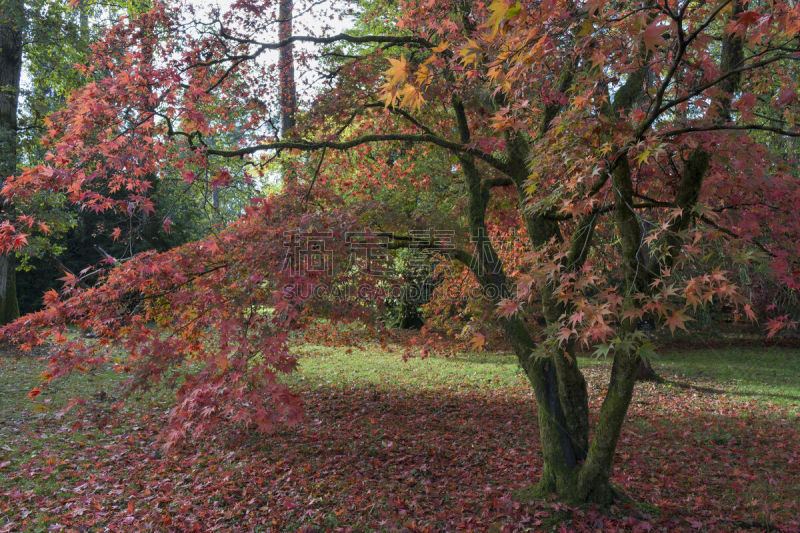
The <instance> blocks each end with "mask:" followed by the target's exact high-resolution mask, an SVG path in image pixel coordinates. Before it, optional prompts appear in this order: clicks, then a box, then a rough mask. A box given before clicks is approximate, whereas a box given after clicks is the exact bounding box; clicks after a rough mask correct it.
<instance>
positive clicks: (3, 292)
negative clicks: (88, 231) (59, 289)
mask: <svg viewBox="0 0 800 533" xmlns="http://www.w3.org/2000/svg"><path fill="white" fill-rule="evenodd" d="M23 8H24V6H23V4H22V2H20V1H18V0H11V1H10V2H8V3H7V4H6V8H5V9H4V10H3V12H2V14H0V184H2V182H3V181H4V180H5V179H6V178H7V177H9V176H13V175H14V174H16V172H17V107H18V105H19V82H20V74H21V72H22V22H23V21H24V9H23ZM3 209H8V207H4V208H3ZM14 269H15V265H14V257H13V255H11V254H9V255H2V256H0V324H6V323H8V322H10V321H11V320H13V319H15V318H17V317H18V316H19V305H18V303H17V276H16V272H15V270H14Z"/></svg>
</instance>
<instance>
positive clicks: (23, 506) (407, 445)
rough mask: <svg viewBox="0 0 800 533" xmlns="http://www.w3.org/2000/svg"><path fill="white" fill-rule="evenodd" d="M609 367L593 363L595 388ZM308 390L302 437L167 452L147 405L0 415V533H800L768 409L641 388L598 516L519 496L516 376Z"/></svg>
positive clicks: (521, 466)
mask: <svg viewBox="0 0 800 533" xmlns="http://www.w3.org/2000/svg"><path fill="white" fill-rule="evenodd" d="M605 372H607V368H605V367H600V366H598V367H590V368H588V369H587V373H588V374H589V376H588V377H589V380H590V383H591V384H593V385H599V384H600V383H602V379H601V378H602V377H603V375H604V374H605ZM591 390H592V391H593V393H592V398H591V403H592V407H593V410H594V412H595V413H596V410H597V408H598V407H599V404H600V401H601V392H602V391H600V390H598V389H597V388H595V387H592V388H591ZM45 395H46V394H43V395H42V396H45ZM304 398H305V403H306V410H307V422H306V423H305V424H304V425H302V426H300V427H295V428H283V429H281V430H280V431H278V432H277V433H276V434H275V435H273V436H272V438H270V439H264V438H263V437H261V436H259V437H245V438H244V439H243V440H237V439H233V438H232V437H231V436H229V435H228V436H226V435H218V436H217V437H216V439H211V440H204V441H203V442H199V443H195V444H196V447H194V448H192V449H184V450H182V451H179V452H177V453H174V454H162V453H161V451H160V445H159V442H158V440H157V432H158V430H159V427H160V424H161V423H162V421H163V416H164V412H165V409H166V405H165V404H164V403H163V402H159V401H157V400H153V399H151V400H144V399H142V400H140V401H137V402H128V403H126V404H125V406H123V407H117V405H116V404H114V403H113V402H112V401H111V399H106V398H105V397H104V396H100V395H97V397H96V398H93V399H90V400H89V401H88V402H87V405H86V406H84V407H83V408H81V409H78V410H74V411H73V412H70V413H69V414H67V415H65V416H63V417H61V418H57V417H55V416H53V413H51V412H44V411H46V408H45V409H43V410H42V412H36V413H33V414H31V415H30V416H27V417H24V418H21V417H19V416H12V415H10V414H9V413H5V414H3V415H0V416H3V417H4V419H3V427H2V429H0V432H1V433H0V436H2V440H0V474H2V475H0V531H20V530H39V531H43V530H50V531H90V530H91V531H94V530H100V529H105V528H108V529H110V530H124V529H127V530H147V531H158V530H162V531H244V530H260V531H324V530H338V531H351V530H354V531H375V530H382V531H442V530H447V531H456V530H459V531H488V530H492V531H528V530H533V531H537V530H543V529H552V528H555V529H556V530H564V531H598V530H603V531H613V530H626V531H650V530H670V531H674V530H685V531H691V530H697V531H730V530H746V529H752V530H760V529H765V528H769V527H771V528H778V529H780V530H783V531H798V530H799V529H800V524H798V520H797V517H798V516H800V503H798V500H797V497H796V496H797V494H798V493H800V449H798V447H797V445H796V443H797V442H798V438H799V437H800V424H798V420H797V417H796V415H794V414H790V413H788V412H786V411H785V410H783V409H782V408H778V407H771V406H770V405H769V404H764V403H756V402H754V401H744V400H741V399H739V398H736V397H731V396H727V395H724V394H718V393H715V392H709V391H708V390H705V389H698V388H693V387H686V388H676V387H674V386H670V385H656V384H650V383H643V384H639V385H637V391H636V396H635V399H634V402H633V404H632V406H631V413H630V416H629V419H628V424H627V425H626V426H625V429H624V430H623V434H622V436H621V442H620V446H619V448H618V454H617V459H616V464H615V469H614V474H613V477H614V481H615V483H617V484H618V485H620V486H622V487H624V488H625V490H626V491H627V493H628V494H630V495H632V496H633V497H634V498H635V499H636V500H637V505H636V506H630V505H620V506H617V507H615V508H613V509H611V512H610V513H609V514H604V513H601V512H599V511H598V510H597V509H593V508H584V509H573V508H570V507H568V506H565V505H563V504H560V503H557V502H555V501H538V502H533V503H520V502H517V501H515V500H514V498H513V497H512V493H513V491H515V490H516V489H520V488H524V487H526V486H529V485H531V484H532V483H534V482H535V481H536V479H537V478H538V476H539V473H540V472H541V465H542V462H541V459H540V455H539V445H538V433H537V423H536V419H535V411H534V409H533V398H532V394H531V391H530V389H529V388H528V387H527V386H525V385H524V383H520V384H519V385H515V386H510V385H505V386H503V387H493V388H488V387H487V388H473V389H472V390H468V389H464V388H458V387H453V388H440V389H437V390H416V391H415V390H409V389H401V388H394V387H392V386H391V385H389V384H386V385H384V386H374V385H363V384H362V385H352V384H350V385H345V386H341V387H336V386H330V385H320V384H314V386H311V385H310V384H309V385H308V386H307V390H305V391H304ZM41 405H45V404H41Z"/></svg>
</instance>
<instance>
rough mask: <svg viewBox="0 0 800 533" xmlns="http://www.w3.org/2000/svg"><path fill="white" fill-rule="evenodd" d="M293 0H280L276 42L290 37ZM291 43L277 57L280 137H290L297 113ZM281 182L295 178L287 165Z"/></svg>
mask: <svg viewBox="0 0 800 533" xmlns="http://www.w3.org/2000/svg"><path fill="white" fill-rule="evenodd" d="M293 10H294V2H293V0H280V5H279V8H278V19H279V20H278V40H279V41H281V42H283V41H286V40H288V39H291V37H292V16H293ZM293 48H294V47H293V46H292V44H291V43H287V44H284V45H283V46H281V49H280V55H279V57H278V80H279V85H280V92H281V94H280V105H281V137H282V138H284V139H286V138H288V137H291V135H292V132H293V131H294V128H295V113H296V112H297V85H296V83H295V79H294V51H293ZM283 180H284V183H286V184H294V183H295V182H296V181H297V176H296V175H295V173H294V172H293V171H292V169H291V168H290V166H289V165H286V166H285V167H284V169H283Z"/></svg>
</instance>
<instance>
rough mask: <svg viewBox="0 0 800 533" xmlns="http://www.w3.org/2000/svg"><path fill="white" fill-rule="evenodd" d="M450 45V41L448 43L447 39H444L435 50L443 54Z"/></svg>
mask: <svg viewBox="0 0 800 533" xmlns="http://www.w3.org/2000/svg"><path fill="white" fill-rule="evenodd" d="M449 47H450V43H448V42H447V41H443V42H441V43H439V44H438V45H437V46H436V47H434V48H433V51H434V52H436V53H437V54H441V53H442V52H444V51H445V50H447V49H448V48H449Z"/></svg>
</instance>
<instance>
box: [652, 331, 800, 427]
mask: <svg viewBox="0 0 800 533" xmlns="http://www.w3.org/2000/svg"><path fill="white" fill-rule="evenodd" d="M655 364H656V365H657V366H658V367H659V369H661V371H662V372H666V373H667V374H669V375H670V376H671V378H672V379H674V380H675V381H677V382H684V381H690V382H692V383H694V384H696V385H698V386H702V385H700V384H703V385H705V386H706V387H707V388H709V392H711V391H713V390H718V391H719V392H720V393H724V394H727V395H734V396H740V397H744V398H750V399H754V400H760V401H767V402H771V403H774V404H777V405H781V406H785V407H787V408H789V409H791V410H792V411H794V412H795V413H800V351H798V350H797V349H791V348H767V349H754V348H735V347H731V348H725V349H704V350H682V351H668V352H666V353H664V354H663V356H660V357H659V358H658V359H656V360H655Z"/></svg>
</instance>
